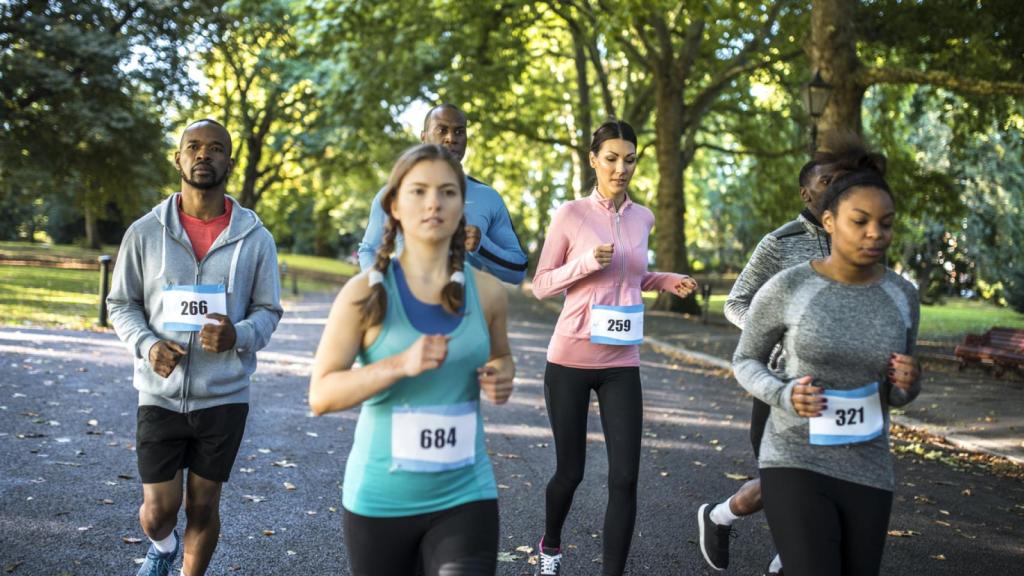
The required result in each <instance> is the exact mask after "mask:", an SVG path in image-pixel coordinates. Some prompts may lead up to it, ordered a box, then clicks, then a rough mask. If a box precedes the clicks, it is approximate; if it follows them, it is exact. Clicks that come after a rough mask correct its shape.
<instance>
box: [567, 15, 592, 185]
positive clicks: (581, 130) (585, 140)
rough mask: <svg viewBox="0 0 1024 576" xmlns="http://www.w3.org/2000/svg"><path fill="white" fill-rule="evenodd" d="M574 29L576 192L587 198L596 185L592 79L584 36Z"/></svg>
mask: <svg viewBox="0 0 1024 576" xmlns="http://www.w3.org/2000/svg"><path fill="white" fill-rule="evenodd" d="M570 30H572V43H573V49H574V50H575V60H576V95H577V98H578V102H577V103H576V156H577V157H578V158H579V161H580V187H579V190H578V191H577V193H576V196H577V197H578V198H585V197H586V196H587V195H588V194H589V193H590V190H591V188H592V187H593V185H594V169H593V168H591V167H590V134H591V132H593V125H592V124H591V121H590V80H589V78H588V77H587V52H586V46H584V44H583V38H582V37H581V34H580V32H579V31H578V30H577V29H576V28H575V27H570Z"/></svg>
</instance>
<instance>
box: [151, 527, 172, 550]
mask: <svg viewBox="0 0 1024 576" xmlns="http://www.w3.org/2000/svg"><path fill="white" fill-rule="evenodd" d="M149 540H150V542H152V543H153V546H156V549H157V550H159V551H160V553H161V554H170V553H171V552H174V549H175V548H176V547H177V546H178V539H177V538H175V537H174V530H171V533H170V534H168V535H167V538H164V539H163V540H153V539H152V538H150V539H149Z"/></svg>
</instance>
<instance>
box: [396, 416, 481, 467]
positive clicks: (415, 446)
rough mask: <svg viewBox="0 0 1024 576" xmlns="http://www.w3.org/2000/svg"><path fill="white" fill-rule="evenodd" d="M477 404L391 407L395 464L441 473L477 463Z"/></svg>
mask: <svg viewBox="0 0 1024 576" xmlns="http://www.w3.org/2000/svg"><path fill="white" fill-rule="evenodd" d="M476 419H477V403H476V402H462V403H460V404H443V405H439V406H395V407H394V408H392V410H391V465H392V467H393V468H394V469H396V470H406V471H409V472H441V471H444V470H454V469H456V468H463V467H465V466H472V465H473V463H475V462H476V426H477V421H476Z"/></svg>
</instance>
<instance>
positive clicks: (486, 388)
mask: <svg viewBox="0 0 1024 576" xmlns="http://www.w3.org/2000/svg"><path fill="white" fill-rule="evenodd" d="M476 280H477V287H478V293H479V295H480V304H481V306H482V307H483V310H484V316H485V318H486V320H487V328H488V331H489V332H490V336H491V357H490V359H489V360H487V363H486V364H484V365H483V366H481V367H480V368H479V369H477V373H478V374H479V381H480V389H481V390H482V391H483V393H484V395H485V396H487V399H488V400H490V401H491V402H494V403H495V404H504V403H505V402H507V401H508V398H509V396H511V395H512V386H513V384H512V382H513V379H514V378H515V374H516V366H515V362H514V361H513V360H512V350H511V348H510V347H509V343H508V328H507V327H508V293H507V292H506V291H505V287H504V286H502V285H501V283H500V282H498V280H497V279H496V278H494V277H492V276H490V275H489V274H486V273H477V275H476Z"/></svg>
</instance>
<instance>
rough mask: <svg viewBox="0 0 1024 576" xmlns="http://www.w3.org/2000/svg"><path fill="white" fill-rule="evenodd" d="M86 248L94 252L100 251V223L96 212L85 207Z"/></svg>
mask: <svg viewBox="0 0 1024 576" xmlns="http://www.w3.org/2000/svg"><path fill="white" fill-rule="evenodd" d="M85 246H86V248H92V249H93V250H99V249H100V246H101V245H100V223H99V218H97V217H96V211H95V210H93V209H92V208H90V207H89V206H86V207H85Z"/></svg>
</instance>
